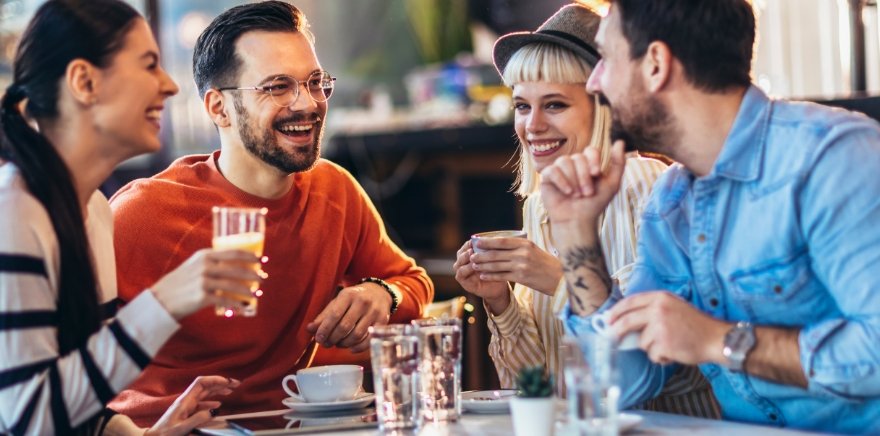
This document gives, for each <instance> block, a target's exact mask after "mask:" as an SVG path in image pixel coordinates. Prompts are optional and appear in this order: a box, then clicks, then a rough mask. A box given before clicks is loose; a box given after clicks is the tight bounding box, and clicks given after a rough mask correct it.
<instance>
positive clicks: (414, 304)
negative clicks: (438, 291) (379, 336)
mask: <svg viewBox="0 0 880 436" xmlns="http://www.w3.org/2000/svg"><path fill="white" fill-rule="evenodd" d="M344 174H345V175H346V176H347V178H348V182H349V183H350V184H351V186H352V188H353V190H354V193H355V195H354V196H353V198H352V199H351V200H350V201H353V202H355V204H354V205H352V208H351V209H350V210H357V211H359V213H360V215H359V216H358V217H357V218H358V219H356V220H354V221H355V222H357V223H358V226H359V227H358V228H357V229H347V230H349V231H357V233H358V236H357V246H356V249H355V255H354V258H353V260H352V263H351V265H350V266H349V268H348V270H347V272H346V279H347V280H349V281H350V282H357V281H358V280H360V279H362V278H364V277H378V278H380V279H382V280H385V281H386V282H388V284H389V285H392V286H394V287H395V288H396V289H398V290H399V291H400V293H401V295H402V297H403V298H402V300H401V303H400V305H399V306H398V308H397V312H395V313H394V315H392V316H391V321H390V322H391V323H395V322H409V321H410V320H413V319H417V318H420V317H421V315H422V312H423V310H424V308H425V306H426V305H427V304H428V303H430V302H431V301H432V300H433V299H434V284H433V283H432V282H431V279H430V278H429V277H428V274H427V273H426V272H425V270H424V268H421V267H419V266H418V265H416V263H415V261H414V260H413V259H412V258H411V257H409V256H407V255H406V254H405V253H404V252H403V251H402V250H401V249H400V248H399V247H398V246H397V244H395V243H394V241H392V240H391V238H389V237H388V233H387V232H386V231H385V224H384V222H383V221H382V217H381V216H379V212H378V211H376V208H375V206H374V205H373V203H372V202H371V201H370V199H369V197H367V194H366V192H364V190H363V189H362V188H361V186H360V185H359V184H358V183H357V182H356V181H355V180H354V178H353V177H352V176H351V175H350V174H348V173H347V172H344Z"/></svg>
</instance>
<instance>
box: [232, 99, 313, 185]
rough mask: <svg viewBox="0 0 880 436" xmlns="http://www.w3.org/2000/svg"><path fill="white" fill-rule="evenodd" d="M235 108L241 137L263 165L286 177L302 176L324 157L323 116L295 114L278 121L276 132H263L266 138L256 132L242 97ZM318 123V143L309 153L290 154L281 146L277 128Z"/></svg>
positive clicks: (236, 101)
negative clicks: (322, 148)
mask: <svg viewBox="0 0 880 436" xmlns="http://www.w3.org/2000/svg"><path fill="white" fill-rule="evenodd" d="M233 106H234V107H235V113H236V115H237V118H238V135H239V137H240V138H241V142H242V144H244V147H245V149H246V150H247V151H248V152H250V153H251V154H252V155H254V156H256V157H257V158H259V159H260V160H262V161H263V162H265V163H267V164H269V165H271V166H273V167H275V168H277V169H278V170H279V171H282V172H283V173H285V174H293V173H299V172H303V171H308V170H310V169H312V167H314V166H315V163H316V162H317V161H318V157H319V156H321V139H322V138H323V136H324V123H323V121H321V117H320V116H319V115H318V114H317V113H316V112H313V113H309V114H304V113H295V114H293V115H291V116H289V117H284V118H283V119H279V120H275V122H273V123H272V129H270V130H266V131H264V132H263V134H262V136H261V135H259V134H258V133H257V131H256V128H255V127H254V125H253V124H252V123H251V116H250V113H249V112H248V111H247V108H245V107H244V103H243V102H242V99H241V98H240V97H239V96H234V97H233ZM303 121H309V122H315V121H317V122H315V124H314V127H313V129H317V134H316V135H315V142H314V143H313V144H312V147H311V148H310V149H309V150H308V151H307V152H305V153H299V152H296V151H293V152H288V151H287V150H285V149H284V148H283V147H281V146H280V145H278V140H277V138H275V132H277V131H278V130H277V128H278V127H279V126H281V125H283V124H285V123H291V122H303Z"/></svg>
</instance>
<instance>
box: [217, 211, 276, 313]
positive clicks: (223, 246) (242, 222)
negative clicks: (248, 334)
mask: <svg viewBox="0 0 880 436" xmlns="http://www.w3.org/2000/svg"><path fill="white" fill-rule="evenodd" d="M212 212H213V217H214V238H213V240H212V246H213V247H214V249H215V250H244V251H249V252H251V253H254V255H256V256H257V257H261V256H262V255H263V244H264V241H265V237H266V236H265V235H266V213H267V210H266V208H262V209H257V208H237V207H214V208H213V209H212ZM256 268H259V265H258V266H256ZM258 288H259V283H258V282H253V283H252V284H251V296H250V297H244V298H245V299H246V301H245V303H246V305H245V307H244V308H243V309H241V310H236V308H234V307H224V306H215V307H214V312H215V313H216V314H217V315H218V316H225V317H227V318H231V317H232V316H234V315H235V314H236V313H239V314H241V315H243V316H248V317H250V316H255V315H256V314H257V298H258V297H259V296H260V295H262V291H261V290H259V289H258ZM226 296H227V297H234V296H233V295H232V294H230V295H226Z"/></svg>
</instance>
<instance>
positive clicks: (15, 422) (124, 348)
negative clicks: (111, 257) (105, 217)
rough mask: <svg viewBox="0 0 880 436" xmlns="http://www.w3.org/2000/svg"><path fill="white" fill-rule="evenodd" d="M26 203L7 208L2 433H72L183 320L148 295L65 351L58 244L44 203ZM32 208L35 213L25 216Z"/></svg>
mask: <svg viewBox="0 0 880 436" xmlns="http://www.w3.org/2000/svg"><path fill="white" fill-rule="evenodd" d="M0 197H2V196H0ZM3 200H4V199H3V198H0V206H2V205H3V203H4V201H3ZM24 203H26V204H22V203H21V202H19V203H18V204H16V206H17V208H18V211H16V213H15V216H10V215H11V214H8V213H6V212H5V211H8V210H9V209H5V208H2V207H0V210H4V213H3V214H2V216H0V235H3V237H2V238H0V347H2V352H0V433H5V432H9V433H12V434H65V433H67V432H69V430H70V429H71V428H76V427H78V426H79V425H81V424H82V423H84V422H86V421H88V420H89V419H91V418H92V417H94V416H95V415H97V414H98V413H100V412H101V410H102V409H103V407H104V405H105V404H106V403H107V402H109V401H110V400H111V399H112V398H113V397H114V396H115V395H116V393H117V392H119V391H120V390H122V389H123V388H124V387H126V386H127V385H128V384H129V383H131V382H132V381H133V380H134V379H135V378H136V377H137V376H138V374H140V372H141V370H142V368H143V367H144V366H146V365H147V364H148V363H149V361H150V359H151V357H152V356H154V355H155V353H156V352H157V351H158V349H159V347H161V345H162V344H163V343H164V342H165V341H166V340H167V339H168V338H169V337H170V336H171V334H173V333H174V332H175V331H176V330H177V328H178V324H177V322H176V321H175V320H174V319H173V318H172V317H171V316H170V315H169V314H168V312H167V311H166V310H165V309H164V308H163V307H162V306H161V305H160V304H159V302H158V301H156V299H155V298H154V297H153V294H152V292H143V293H141V294H140V295H139V296H138V297H137V298H136V299H134V300H132V301H131V302H130V303H129V304H128V305H127V306H126V307H124V308H122V309H120V310H119V312H118V313H117V315H116V318H115V319H113V320H111V321H110V322H109V323H107V324H105V325H104V327H102V328H101V329H100V330H99V331H98V332H96V333H95V334H93V335H92V336H91V337H90V338H89V340H88V341H87V343H86V344H84V345H83V346H82V347H80V348H79V349H77V350H75V351H73V352H71V353H69V354H66V355H63V356H60V355H59V354H58V343H57V315H56V312H55V309H56V303H55V301H56V298H57V297H56V295H57V292H56V291H55V289H54V288H53V283H54V282H55V279H54V277H55V275H56V274H57V273H55V272H54V271H53V268H52V265H53V263H55V262H56V261H55V259H57V249H55V246H56V245H57V242H56V239H55V236H54V233H52V232H51V226H50V225H49V227H48V230H47V227H46V226H47V225H48V217H47V216H45V212H44V211H43V209H42V207H40V206H39V205H37V206H36V207H37V209H36V210H34V209H35V208H34V207H33V204H27V201H25V202H24ZM26 206H31V207H30V209H31V213H30V214H23V213H22V212H24V211H27V210H28V207H26ZM108 231H111V230H110V229H108ZM53 256H54V257H53ZM99 257H100V256H99ZM100 267H101V266H99V268H100ZM111 267H113V265H111Z"/></svg>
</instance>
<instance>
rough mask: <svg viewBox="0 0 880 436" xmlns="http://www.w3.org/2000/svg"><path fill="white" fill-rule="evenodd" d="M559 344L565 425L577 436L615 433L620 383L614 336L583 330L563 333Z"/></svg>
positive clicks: (613, 434) (600, 435)
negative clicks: (579, 333)
mask: <svg viewBox="0 0 880 436" xmlns="http://www.w3.org/2000/svg"><path fill="white" fill-rule="evenodd" d="M563 344H564V345H563V346H564V357H565V358H564V362H563V365H564V367H563V373H564V377H565V389H566V391H567V397H568V425H569V428H571V429H572V430H574V432H575V434H578V435H581V436H616V435H617V434H618V423H617V414H618V401H619V400H620V386H619V385H618V381H617V370H616V357H617V348H616V345H615V343H614V339H613V338H610V337H608V336H603V335H599V334H593V333H583V334H582V335H580V336H578V337H577V338H574V337H569V336H566V337H565V338H564V339H563Z"/></svg>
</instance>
